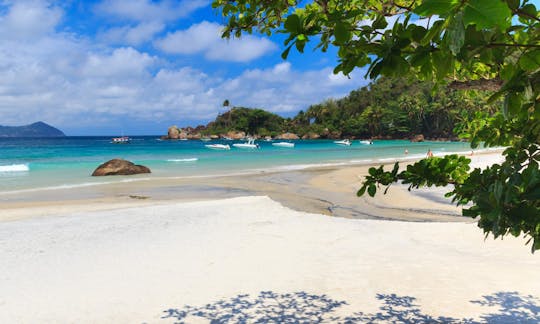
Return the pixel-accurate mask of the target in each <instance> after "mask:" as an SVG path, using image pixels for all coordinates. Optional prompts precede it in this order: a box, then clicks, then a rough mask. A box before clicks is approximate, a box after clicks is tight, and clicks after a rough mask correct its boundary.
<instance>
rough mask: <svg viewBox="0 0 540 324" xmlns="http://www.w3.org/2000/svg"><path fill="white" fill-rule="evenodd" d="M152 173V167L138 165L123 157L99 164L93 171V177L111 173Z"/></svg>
mask: <svg viewBox="0 0 540 324" xmlns="http://www.w3.org/2000/svg"><path fill="white" fill-rule="evenodd" d="M140 173H150V169H149V168H147V167H145V166H144V165H136V164H134V163H133V162H130V161H127V160H123V159H112V160H110V161H107V162H105V163H103V164H102V165H100V166H98V167H97V168H96V169H95V170H94V172H93V173H92V176H93V177H100V176H109V175H132V174H140Z"/></svg>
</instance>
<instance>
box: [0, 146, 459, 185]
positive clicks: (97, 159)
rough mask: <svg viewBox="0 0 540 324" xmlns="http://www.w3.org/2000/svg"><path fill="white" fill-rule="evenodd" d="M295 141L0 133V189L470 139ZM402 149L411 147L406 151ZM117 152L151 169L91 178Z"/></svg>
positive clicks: (370, 153)
mask: <svg viewBox="0 0 540 324" xmlns="http://www.w3.org/2000/svg"><path fill="white" fill-rule="evenodd" d="M292 142H294V143H295V147H294V148H279V147H275V146H272V143H271V142H265V141H258V142H257V143H258V144H259V145H260V149H258V150H246V149H237V148H234V147H232V144H233V143H239V141H221V140H219V141H211V142H202V141H198V140H190V141H160V140H158V138H157V137H150V136H145V137H133V138H132V141H131V143H130V144H126V145H118V144H111V143H110V138H108V137H66V138H51V139H22V138H20V139H0V193H1V192H4V193H6V192H13V191H20V190H25V191H26V190H39V189H42V188H66V187H67V188H70V187H74V188H76V187H80V186H89V185H94V184H96V183H104V182H116V181H133V180H137V179H147V178H156V177H189V176H212V175H226V174H236V173H250V172H260V171H263V170H264V171H271V170H287V169H291V170H294V169H301V168H305V167H309V166H316V165H340V164H352V163H365V164H367V163H376V162H385V161H389V160H394V159H402V158H405V157H407V158H412V157H423V156H425V155H426V152H427V150H428V149H431V150H432V151H433V152H434V153H435V154H445V153H450V152H463V151H470V147H469V144H468V143H459V142H423V143H410V142H409V141H374V142H373V145H364V144H361V143H360V142H359V141H358V140H356V141H353V145H351V146H339V145H336V144H334V142H333V141H332V140H298V141H292ZM211 143H222V144H229V145H231V150H230V151H219V150H210V149H208V148H206V147H205V146H204V145H205V144H211ZM405 149H407V150H408V151H409V154H408V155H405V154H404V151H405ZM113 158H123V159H127V160H130V161H132V162H134V163H136V164H143V165H145V166H148V167H149V168H150V169H151V170H152V174H150V175H137V176H132V177H125V176H123V177H105V178H104V177H91V176H90V174H91V173H92V172H93V170H94V169H95V168H96V167H97V166H98V165H99V164H101V163H103V162H105V161H107V160H110V159H113Z"/></svg>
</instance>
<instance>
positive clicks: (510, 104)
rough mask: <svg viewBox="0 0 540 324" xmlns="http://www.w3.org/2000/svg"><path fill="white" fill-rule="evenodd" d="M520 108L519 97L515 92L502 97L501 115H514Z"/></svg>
mask: <svg viewBox="0 0 540 324" xmlns="http://www.w3.org/2000/svg"><path fill="white" fill-rule="evenodd" d="M520 109H521V97H520V96H519V95H517V94H516V93H509V94H507V95H506V97H505V98H504V104H503V115H504V117H506V118H508V117H512V116H515V115H516V114H517V113H518V112H519V111H520Z"/></svg>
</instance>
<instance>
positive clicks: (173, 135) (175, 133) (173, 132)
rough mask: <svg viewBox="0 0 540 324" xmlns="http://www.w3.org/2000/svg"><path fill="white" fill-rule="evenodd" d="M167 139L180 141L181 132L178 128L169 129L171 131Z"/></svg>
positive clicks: (168, 132)
mask: <svg viewBox="0 0 540 324" xmlns="http://www.w3.org/2000/svg"><path fill="white" fill-rule="evenodd" d="M167 137H168V138H169V139H179V138H180V130H179V129H178V127H176V126H171V127H169V130H168V131H167Z"/></svg>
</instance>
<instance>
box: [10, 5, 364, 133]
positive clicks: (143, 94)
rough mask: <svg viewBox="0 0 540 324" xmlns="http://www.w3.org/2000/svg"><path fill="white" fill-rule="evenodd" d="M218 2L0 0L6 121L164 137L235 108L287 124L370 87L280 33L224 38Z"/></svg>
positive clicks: (330, 56)
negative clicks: (290, 47)
mask: <svg viewBox="0 0 540 324" xmlns="http://www.w3.org/2000/svg"><path fill="white" fill-rule="evenodd" d="M210 3H211V1H210V0H96V1H76V0H63V1H53V0H28V1H27V0H0V37H1V39H2V42H0V76H1V77H0V125H9V126H17V125H26V124H30V123H33V122H36V121H44V122H46V123H48V124H51V125H53V126H55V127H57V128H59V129H61V130H62V131H64V132H65V133H66V134H67V135H74V136H75V135H120V134H125V135H159V134H165V133H166V131H167V128H168V127H169V126H170V125H177V126H179V127H185V126H188V125H191V126H196V125H199V124H206V123H208V122H209V121H211V120H213V119H214V118H215V117H216V116H217V114H218V113H221V112H224V111H225V110H226V109H225V108H224V107H223V106H222V103H223V101H224V100H225V99H228V100H229V101H230V102H231V105H233V106H243V107H253V108H263V109H266V110H268V111H271V112H275V113H277V114H279V115H281V116H284V117H290V116H294V115H295V114H296V113H297V112H298V111H300V110H306V109H307V108H308V107H309V106H310V105H311V104H316V103H319V102H321V101H323V100H325V99H328V98H340V97H343V96H345V95H347V94H348V93H349V92H350V91H351V90H354V89H357V88H359V87H361V86H364V85H366V84H367V83H368V81H367V80H365V79H364V78H363V75H364V72H363V71H360V70H359V71H355V72H354V73H353V74H352V75H351V78H350V79H349V78H346V77H344V76H343V75H334V74H333V73H332V70H333V68H334V66H335V65H336V64H337V57H336V54H335V52H333V51H332V50H330V51H329V52H328V53H321V52H320V51H313V50H311V49H307V50H306V53H304V54H300V53H297V52H294V51H291V54H290V55H289V58H288V59H287V60H286V61H285V60H283V59H281V57H280V54H281V52H282V51H283V49H284V46H283V36H282V35H276V36H272V37H262V36H260V35H248V36H243V37H242V38H240V39H232V40H223V39H221V37H220V32H221V29H222V24H223V23H224V20H223V18H222V17H221V15H220V13H219V12H218V11H216V10H214V9H212V8H211V6H210Z"/></svg>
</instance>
